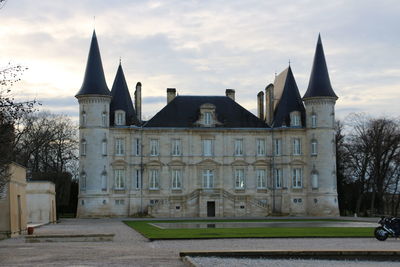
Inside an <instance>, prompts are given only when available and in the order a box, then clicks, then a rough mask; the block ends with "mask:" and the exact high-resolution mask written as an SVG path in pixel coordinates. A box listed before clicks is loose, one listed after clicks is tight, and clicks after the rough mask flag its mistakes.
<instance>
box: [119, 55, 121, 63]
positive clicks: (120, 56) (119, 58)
mask: <svg viewBox="0 0 400 267" xmlns="http://www.w3.org/2000/svg"><path fill="white" fill-rule="evenodd" d="M119 65H121V56H119Z"/></svg>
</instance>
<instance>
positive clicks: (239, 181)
mask: <svg viewBox="0 0 400 267" xmlns="http://www.w3.org/2000/svg"><path fill="white" fill-rule="evenodd" d="M235 188H236V189H244V169H237V170H235Z"/></svg>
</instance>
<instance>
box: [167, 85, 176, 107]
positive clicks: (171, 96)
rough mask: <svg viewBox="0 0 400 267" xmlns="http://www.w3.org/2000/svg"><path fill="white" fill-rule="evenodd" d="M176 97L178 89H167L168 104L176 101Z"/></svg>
mask: <svg viewBox="0 0 400 267" xmlns="http://www.w3.org/2000/svg"><path fill="white" fill-rule="evenodd" d="M175 96H176V89H175V88H167V104H168V103H169V102H171V101H172V100H174V98H175Z"/></svg>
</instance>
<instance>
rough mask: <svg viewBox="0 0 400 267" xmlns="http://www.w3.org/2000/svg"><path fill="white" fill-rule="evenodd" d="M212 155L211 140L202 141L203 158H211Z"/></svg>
mask: <svg viewBox="0 0 400 267" xmlns="http://www.w3.org/2000/svg"><path fill="white" fill-rule="evenodd" d="M212 155H213V140H212V139H204V140H203V156H212Z"/></svg>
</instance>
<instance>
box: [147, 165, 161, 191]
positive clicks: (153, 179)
mask: <svg viewBox="0 0 400 267" xmlns="http://www.w3.org/2000/svg"><path fill="white" fill-rule="evenodd" d="M159 187H160V181H159V176H158V170H157V169H151V170H150V177H149V189H150V190H158V189H159Z"/></svg>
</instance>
